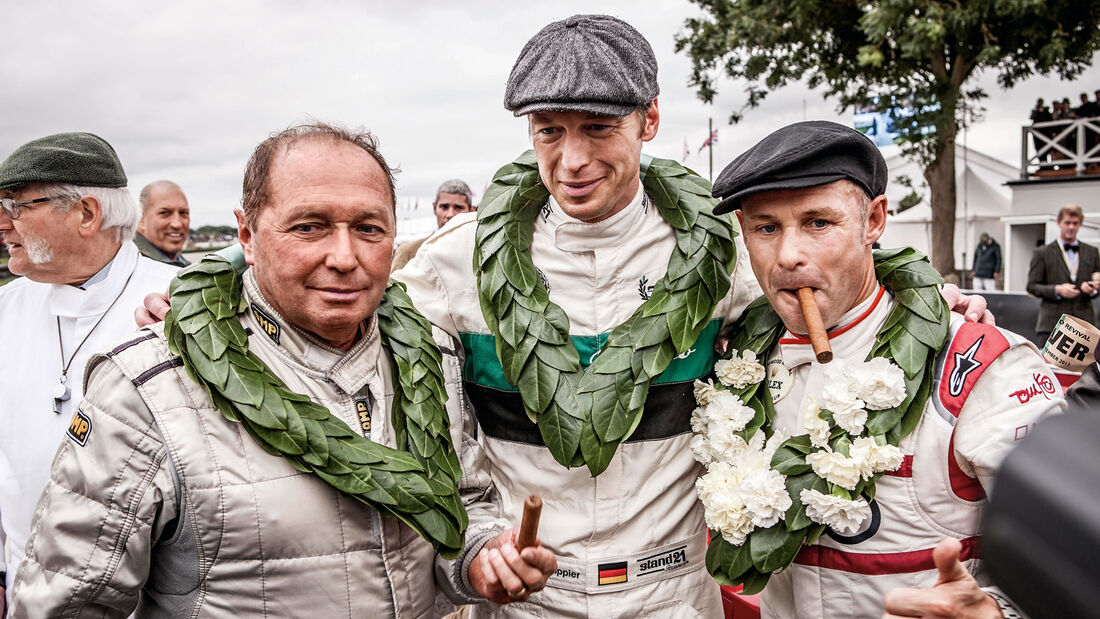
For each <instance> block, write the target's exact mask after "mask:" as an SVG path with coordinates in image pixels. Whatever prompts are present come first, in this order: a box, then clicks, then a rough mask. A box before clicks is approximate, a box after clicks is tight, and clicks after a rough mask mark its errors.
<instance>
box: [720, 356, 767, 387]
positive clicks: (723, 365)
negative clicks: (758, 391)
mask: <svg viewBox="0 0 1100 619" xmlns="http://www.w3.org/2000/svg"><path fill="white" fill-rule="evenodd" d="M714 372H715V373H716V374H717V375H718V380H719V381H721V382H722V384H723V385H727V386H729V387H733V388H734V389H744V388H745V387H748V386H749V385H751V384H753V383H758V382H760V381H762V380H764V366H762V365H760V363H759V362H758V361H757V360H756V353H754V352H753V351H751V350H743V351H741V357H740V358H739V357H737V356H736V355H734V356H733V358H731V359H723V360H721V361H719V362H718V363H715V364H714Z"/></svg>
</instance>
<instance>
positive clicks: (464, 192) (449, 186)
mask: <svg viewBox="0 0 1100 619" xmlns="http://www.w3.org/2000/svg"><path fill="white" fill-rule="evenodd" d="M444 193H454V194H458V195H460V196H466V204H468V205H469V206H470V207H473V206H474V192H472V191H470V186H469V185H467V184H466V183H465V182H463V181H462V179H460V178H452V179H451V180H449V181H443V184H442V185H440V186H439V189H436V190H435V200H434V201H433V202H432V204H435V203H436V202H439V195H440V194H444Z"/></svg>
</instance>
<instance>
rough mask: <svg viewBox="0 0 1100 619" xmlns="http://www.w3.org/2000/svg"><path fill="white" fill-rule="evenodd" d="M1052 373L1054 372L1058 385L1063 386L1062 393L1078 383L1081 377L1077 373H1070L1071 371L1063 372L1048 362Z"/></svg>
mask: <svg viewBox="0 0 1100 619" xmlns="http://www.w3.org/2000/svg"><path fill="white" fill-rule="evenodd" d="M1047 365H1049V366H1050V369H1051V371H1053V372H1054V377H1055V378H1057V379H1058V384H1059V385H1061V386H1062V391H1065V390H1066V389H1069V386H1070V385H1072V384H1073V383H1075V382H1077V379H1078V378H1081V375H1080V374H1078V373H1077V372H1070V371H1069V370H1063V369H1062V368H1060V367H1057V366H1055V365H1054V364H1053V363H1050V362H1047Z"/></svg>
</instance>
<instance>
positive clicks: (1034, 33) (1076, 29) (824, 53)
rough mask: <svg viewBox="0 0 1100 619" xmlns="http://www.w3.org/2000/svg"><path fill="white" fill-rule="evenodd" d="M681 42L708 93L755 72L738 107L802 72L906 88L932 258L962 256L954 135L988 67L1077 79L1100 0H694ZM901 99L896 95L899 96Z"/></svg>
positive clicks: (862, 97)
mask: <svg viewBox="0 0 1100 619" xmlns="http://www.w3.org/2000/svg"><path fill="white" fill-rule="evenodd" d="M693 2H695V3H696V4H698V5H700V7H702V9H703V16H701V17H698V18H692V19H688V20H687V22H686V24H685V29H684V30H683V31H682V32H681V33H680V34H679V35H678V36H677V38H676V49H677V51H681V52H685V53H686V54H687V55H688V56H689V57H690V58H691V60H692V65H693V70H692V75H691V80H690V82H691V85H692V86H695V87H696V88H697V90H698V94H699V97H700V98H702V99H703V100H704V101H707V102H711V101H713V99H714V96H715V94H717V90H716V89H717V81H718V80H719V79H720V78H722V77H728V78H732V79H734V80H745V81H747V82H748V86H747V90H746V99H745V103H744V106H743V107H742V108H741V109H740V110H735V111H733V113H732V114H731V116H730V122H731V123H733V122H737V121H738V120H740V119H741V116H742V114H743V112H744V111H745V110H746V109H749V108H752V107H755V106H757V105H759V103H760V102H761V101H762V100H763V99H764V98H765V96H766V95H767V93H768V92H769V91H772V90H775V89H777V88H780V87H782V86H784V85H786V84H788V83H790V82H792V81H799V80H805V81H806V83H807V84H808V85H809V86H810V87H811V88H821V89H823V90H824V92H825V94H826V96H831V97H835V98H836V99H837V102H838V104H839V107H840V108H841V109H845V108H848V107H851V106H868V105H871V104H873V103H874V102H875V101H876V98H877V99H879V100H882V99H885V100H887V101H890V100H891V98H895V97H897V98H900V97H904V98H905V99H906V100H907V101H906V102H907V103H910V104H911V105H912V108H913V109H914V110H915V114H914V115H913V116H912V117H911V118H909V119H908V120H907V121H906V122H904V123H899V126H898V129H899V130H900V133H901V135H902V139H901V147H902V150H903V153H905V154H906V155H910V156H915V157H917V159H918V161H920V162H921V164H922V166H923V167H924V175H925V178H926V179H927V180H928V184H929V186H930V187H931V190H932V196H931V203H932V211H933V246H932V257H933V264H935V266H936V268H937V269H939V270H940V271H941V272H947V271H950V270H953V268H954V264H953V263H954V251H953V245H954V221H955V216H954V213H955V186H954V184H955V174H954V163H955V135H956V132H957V131H958V129H959V127H960V118H962V117H963V116H964V112H965V111H966V110H967V109H973V108H975V107H976V106H977V105H978V102H979V101H980V100H981V99H983V98H985V97H986V96H987V95H986V93H985V92H983V91H982V90H981V89H980V88H976V87H969V88H968V87H967V83H968V81H969V80H970V79H971V78H972V77H973V76H974V75H975V74H977V73H978V72H980V71H983V70H988V71H993V72H995V73H996V76H997V82H998V83H999V84H1000V85H1001V86H1002V87H1003V88H1011V87H1012V86H1014V85H1015V84H1016V83H1017V82H1019V81H1020V80H1022V79H1026V78H1028V77H1030V76H1033V75H1037V74H1050V73H1053V74H1056V75H1058V76H1059V77H1061V78H1063V79H1071V78H1073V77H1075V76H1076V75H1078V74H1079V73H1080V72H1081V71H1083V70H1084V69H1085V68H1086V67H1088V66H1089V64H1090V63H1091V60H1092V57H1093V54H1094V53H1095V52H1096V50H1097V49H1100V0H1076V1H1075V0H1061V1H1050V2H1045V1H1042V0H966V1H963V0H954V1H938V0H870V1H864V2H853V1H851V0H830V1H825V0H693ZM894 100H896V99H894Z"/></svg>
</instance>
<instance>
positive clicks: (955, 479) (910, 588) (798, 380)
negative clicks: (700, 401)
mask: <svg viewBox="0 0 1100 619" xmlns="http://www.w3.org/2000/svg"><path fill="white" fill-rule="evenodd" d="M886 179H887V175H886V164H885V161H884V160H883V158H882V155H881V154H880V152H879V150H878V148H877V147H875V145H874V144H873V143H872V142H871V141H870V140H868V139H867V138H865V137H864V136H863V135H861V134H860V133H859V132H857V131H856V130H854V129H851V128H849V127H844V126H842V125H838V124H836V123H831V122H821V121H812V122H803V123H797V124H794V125H791V126H788V127H784V128H782V129H779V130H778V131H776V132H774V133H773V134H771V135H770V136H768V137H766V138H764V139H763V140H762V141H761V142H760V143H759V144H757V145H756V146H754V147H752V148H751V149H749V150H748V151H747V152H745V153H744V154H742V155H741V156H740V157H738V158H737V159H736V160H734V161H733V162H732V163H731V164H730V165H729V166H728V167H727V168H726V169H725V170H724V171H723V172H722V174H721V175H719V177H718V180H717V182H716V183H715V186H714V195H715V197H717V198H720V199H721V202H720V203H719V204H718V206H717V207H716V209H715V210H716V212H728V211H731V210H734V211H736V212H737V216H738V218H739V219H740V221H741V225H742V229H743V231H744V235H745V244H746V245H747V246H748V249H749V257H750V261H751V263H752V268H753V271H754V273H755V274H756V276H757V278H758V280H759V281H760V285H761V287H762V288H763V290H764V294H765V296H766V297H767V300H768V303H769V304H770V306H769V305H765V304H754V305H753V306H751V307H750V308H749V309H748V310H746V312H745V316H744V317H743V318H742V322H741V323H740V325H739V326H740V329H739V330H735V331H734V335H733V340H732V341H731V348H732V354H734V355H737V354H741V353H742V352H743V350H752V351H753V352H754V353H755V354H756V355H757V357H759V358H761V359H762V360H763V362H764V364H765V365H766V366H767V368H768V371H767V377H768V381H767V383H766V387H764V386H762V387H761V388H760V389H757V390H756V391H754V392H751V394H750V392H745V393H744V394H743V395H744V396H745V397H747V398H748V402H747V403H748V404H749V405H753V404H754V403H756V404H759V405H761V406H763V407H764V408H765V409H766V408H768V404H770V405H771V407H773V408H774V413H773V414H772V415H771V416H768V417H767V418H766V419H765V420H764V421H763V424H764V425H763V426H762V427H761V429H760V430H759V431H761V432H763V433H764V434H766V435H767V436H769V437H772V440H769V442H768V447H766V448H765V449H766V450H770V451H766V453H767V454H769V457H767V458H766V459H765V460H764V461H765V462H769V463H772V464H771V466H772V467H773V469H772V472H773V473H774V472H779V473H781V474H782V475H783V481H784V484H783V485H784V486H785V488H786V493H787V494H788V495H789V501H787V496H783V497H781V498H782V499H783V501H781V503H782V505H781V506H780V507H781V508H782V509H783V510H784V512H783V514H782V516H781V517H780V519H779V522H778V524H775V527H778V529H774V528H773V529H768V531H766V532H761V531H758V530H757V531H749V532H745V531H743V530H742V531H741V532H737V531H732V532H727V531H725V530H721V531H719V532H720V533H721V538H720V539H717V540H716V541H714V542H712V545H713V544H717V545H718V547H716V548H714V550H715V551H716V552H715V556H716V558H718V560H717V561H716V562H715V564H713V565H710V564H708V567H710V568H711V571H712V573H715V574H720V575H722V576H723V577H724V578H726V579H730V580H733V581H735V582H747V583H750V584H752V585H754V586H755V587H761V586H763V585H762V582H761V581H762V580H763V581H766V582H767V587H766V588H765V589H764V593H763V597H762V600H761V610H762V615H763V616H764V617H769V618H781V617H782V618H786V617H842V616H843V617H879V616H886V617H922V616H937V617H940V616H966V617H1000V616H1002V611H1004V616H1007V617H1011V616H1015V615H1012V614H1010V613H1011V612H1014V611H1013V608H1012V605H1011V602H1010V601H1009V600H1007V598H1005V597H1004V596H1003V595H1002V594H1000V592H999V591H997V590H996V589H993V588H985V589H983V588H980V586H979V583H980V584H987V582H988V581H987V579H986V578H985V577H984V575H983V574H982V571H981V561H980V557H981V551H980V544H979V541H980V537H979V533H978V524H979V520H980V516H981V511H982V507H983V506H984V505H985V503H986V494H987V493H988V492H989V491H990V487H991V484H992V481H993V478H994V476H995V474H996V471H997V468H998V466H999V464H1000V461H1001V458H1003V456H1004V455H1005V453H1006V452H1007V451H1008V450H1009V449H1010V448H1011V447H1012V446H1013V444H1014V443H1015V442H1016V441H1017V440H1019V439H1021V438H1023V437H1024V436H1025V435H1026V434H1027V431H1028V428H1029V427H1030V426H1031V424H1033V423H1034V422H1035V421H1037V420H1039V419H1040V418H1042V417H1044V416H1046V415H1049V414H1053V413H1057V412H1059V411H1060V410H1061V409H1062V408H1063V407H1064V402H1063V400H1062V397H1061V393H1060V390H1058V389H1057V388H1056V385H1057V382H1056V380H1055V378H1054V376H1053V374H1052V373H1051V372H1050V370H1049V369H1047V367H1046V365H1045V364H1044V363H1043V361H1042V359H1041V358H1040V357H1039V355H1038V354H1037V351H1036V349H1035V347H1034V346H1033V345H1032V344H1031V343H1030V342H1028V341H1026V340H1025V339H1024V338H1022V337H1020V336H1018V335H1016V334H1013V333H1010V332H1008V331H1004V330H1002V329H998V328H996V327H993V326H990V325H986V324H978V323H973V322H966V321H965V320H964V319H963V317H962V316H961V315H959V314H953V313H950V312H949V311H948V308H947V304H946V303H944V302H943V300H942V299H941V298H940V296H939V294H938V292H937V290H938V285H939V284H940V283H941V282H942V280H941V278H940V277H939V275H938V274H937V273H936V272H935V271H934V270H933V269H932V267H931V265H929V264H928V262H927V259H926V258H925V257H924V256H923V255H922V254H920V253H919V252H916V251H915V250H911V249H900V250H887V251H880V252H872V249H871V245H872V243H874V242H875V241H876V240H878V238H879V237H880V236H881V234H882V232H883V230H884V228H885V226H886V196H885V195H884V192H885V189H886ZM803 288H808V289H809V290H810V291H811V292H812V294H813V297H814V299H815V300H816V304H817V306H818V307H820V314H821V320H822V322H823V323H824V326H825V328H826V329H827V338H828V341H829V344H830V346H831V348H832V352H833V354H834V355H835V358H834V359H833V360H832V361H831V362H828V363H820V362H818V360H817V359H818V358H817V357H816V355H815V352H814V349H813V346H812V345H811V342H810V340H809V339H808V337H807V335H808V333H809V328H808V327H807V323H808V322H809V319H808V318H806V315H805V314H804V313H803V311H804V310H803V308H802V306H801V305H800V303H799V299H798V296H797V291H798V290H799V289H803ZM872 358H873V360H872ZM754 408H755V407H754ZM701 436H703V437H704V440H707V441H712V440H713V439H712V438H711V437H710V430H709V429H708V430H705V431H704V432H701ZM775 437H778V438H775ZM744 438H745V439H746V440H749V443H750V445H752V443H753V441H752V440H751V439H752V436H751V434H749V435H748V436H745V437H744ZM780 441H784V442H783V445H782V446H779V445H777V444H776V443H778V442H780ZM772 452H774V453H775V457H774V458H772V457H770V453H772ZM716 466H717V467H719V470H717V472H716V469H715V468H714V467H716ZM722 466H731V467H732V470H733V475H734V476H735V477H737V476H740V475H748V474H749V473H751V471H750V472H741V471H740V470H739V469H738V466H739V465H738V464H737V463H736V462H734V463H733V464H731V463H729V462H724V461H723V459H722V458H717V459H716V462H715V463H712V464H710V467H709V469H708V473H707V475H706V477H705V478H704V479H701V480H700V487H701V489H702V488H712V485H713V483H714V482H713V478H714V477H715V475H719V474H722V473H721V471H723V470H725V469H721V467H722ZM746 491H748V492H749V493H750V494H751V493H752V492H755V491H754V490H745V489H744V487H743V489H742V492H743V493H744V492H746ZM703 494H705V493H703V492H702V491H701V495H703ZM704 501H705V504H706V505H707V518H708V522H710V521H712V520H718V517H717V516H718V515H719V514H714V513H712V511H713V510H714V509H716V506H717V507H722V506H723V505H724V503H723V502H722V501H720V500H716V499H714V498H713V497H710V496H704ZM726 508H727V509H728V507H726ZM749 528H750V529H751V528H752V527H751V526H750V527H749ZM775 531H779V533H778V537H777V536H776V535H777V534H775ZM754 535H756V537H755V538H754V537H753V536H754ZM945 537H946V538H947V539H944V538H945ZM761 541H763V543H764V544H770V546H768V547H771V548H773V551H772V552H769V553H759V552H758V548H757V544H759V543H761ZM750 542H751V543H752V549H753V550H752V552H751V559H752V560H751V561H749V562H745V561H743V560H742V559H741V553H740V550H741V548H742V547H745V545H747V544H749V543H750ZM884 604H885V610H886V615H883V614H882V613H883V606H884ZM945 611H946V612H945ZM934 612H941V614H935V615H933V613H934ZM967 613H972V614H967Z"/></svg>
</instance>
